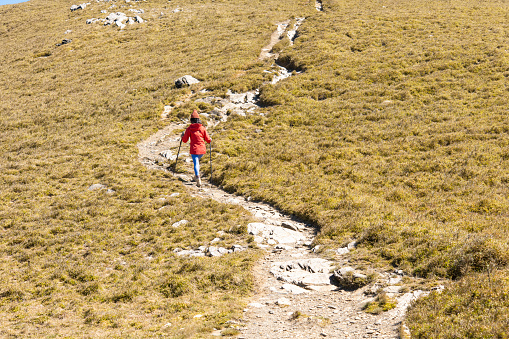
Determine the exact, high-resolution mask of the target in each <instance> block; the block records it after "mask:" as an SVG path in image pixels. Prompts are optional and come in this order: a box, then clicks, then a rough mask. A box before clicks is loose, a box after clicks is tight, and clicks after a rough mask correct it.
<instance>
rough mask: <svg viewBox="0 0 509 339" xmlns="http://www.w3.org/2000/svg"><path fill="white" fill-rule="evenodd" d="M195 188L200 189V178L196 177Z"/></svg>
mask: <svg viewBox="0 0 509 339" xmlns="http://www.w3.org/2000/svg"><path fill="white" fill-rule="evenodd" d="M196 182H197V184H196V186H198V187H200V186H201V178H200V177H196Z"/></svg>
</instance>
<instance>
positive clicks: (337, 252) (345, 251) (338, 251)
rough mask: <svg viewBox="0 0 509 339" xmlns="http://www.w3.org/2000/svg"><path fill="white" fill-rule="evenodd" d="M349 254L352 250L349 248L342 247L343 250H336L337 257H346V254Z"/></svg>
mask: <svg viewBox="0 0 509 339" xmlns="http://www.w3.org/2000/svg"><path fill="white" fill-rule="evenodd" d="M349 252H350V250H349V249H348V247H342V248H338V249H337V250H336V254H337V255H344V254H347V253H349Z"/></svg>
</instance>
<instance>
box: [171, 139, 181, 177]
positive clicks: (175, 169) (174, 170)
mask: <svg viewBox="0 0 509 339" xmlns="http://www.w3.org/2000/svg"><path fill="white" fill-rule="evenodd" d="M180 146H182V138H180V145H179V150H178V152H177V158H176V159H175V167H174V168H173V172H176V171H177V161H178V160H179V154H180Z"/></svg>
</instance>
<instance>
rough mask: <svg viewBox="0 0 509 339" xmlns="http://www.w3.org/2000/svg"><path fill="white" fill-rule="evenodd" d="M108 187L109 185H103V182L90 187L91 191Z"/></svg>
mask: <svg viewBox="0 0 509 339" xmlns="http://www.w3.org/2000/svg"><path fill="white" fill-rule="evenodd" d="M106 188H108V187H107V186H106V185H103V184H93V185H91V186H90V187H89V188H88V189H89V190H90V191H96V190H104V189H106Z"/></svg>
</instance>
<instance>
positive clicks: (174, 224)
mask: <svg viewBox="0 0 509 339" xmlns="http://www.w3.org/2000/svg"><path fill="white" fill-rule="evenodd" d="M188 222H189V221H187V220H186V219H183V220H180V221H177V222H176V223H173V225H171V227H174V228H177V227H180V226H183V225H185V224H187V223H188Z"/></svg>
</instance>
